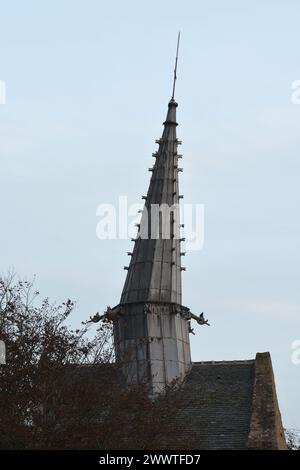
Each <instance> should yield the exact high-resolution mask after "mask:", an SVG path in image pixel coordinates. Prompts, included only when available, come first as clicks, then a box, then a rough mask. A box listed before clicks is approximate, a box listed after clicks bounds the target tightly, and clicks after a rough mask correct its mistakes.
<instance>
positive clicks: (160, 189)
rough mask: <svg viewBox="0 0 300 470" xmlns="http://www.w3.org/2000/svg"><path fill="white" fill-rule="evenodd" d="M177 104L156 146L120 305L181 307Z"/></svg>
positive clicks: (172, 104)
mask: <svg viewBox="0 0 300 470" xmlns="http://www.w3.org/2000/svg"><path fill="white" fill-rule="evenodd" d="M177 106H178V105H177V103H176V101H175V100H174V99H171V100H170V102H169V104H168V112H167V117H166V120H165V122H164V130H163V133H162V136H161V138H160V139H159V140H157V141H156V142H157V143H158V146H159V147H158V150H157V152H155V154H154V157H155V163H154V166H153V168H151V169H150V170H151V173H152V175H151V180H150V185H149V189H148V193H147V196H146V198H145V209H144V211H143V214H142V218H141V224H140V228H139V232H138V237H137V239H136V241H135V244H134V249H133V252H132V256H131V261H130V264H129V268H128V273H127V277H126V281H125V285H124V289H123V292H122V296H121V301H120V303H121V304H122V303H130V302H140V301H144V302H148V301H154V302H170V303H177V304H181V300H182V299H181V255H180V245H181V241H182V239H181V238H180V213H179V201H180V197H181V195H180V194H179V183H178V173H179V172H180V171H182V169H181V168H180V167H179V159H180V155H178V146H179V144H180V143H181V142H179V141H178V139H177V136H176V127H177V122H176V108H177Z"/></svg>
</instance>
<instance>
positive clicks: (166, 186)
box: [112, 35, 202, 393]
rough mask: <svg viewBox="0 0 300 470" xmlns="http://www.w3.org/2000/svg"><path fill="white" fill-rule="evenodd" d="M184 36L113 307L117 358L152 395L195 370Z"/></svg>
mask: <svg viewBox="0 0 300 470" xmlns="http://www.w3.org/2000/svg"><path fill="white" fill-rule="evenodd" d="M179 38H180V35H178V41H177V51H176V60H175V69H174V81H173V89H172V96H171V100H170V101H169V103H168V111H167V116H166V119H165V121H164V123H163V126H164V127H163V132H162V135H161V137H160V138H159V139H158V140H156V143H157V144H158V149H157V151H156V152H154V153H153V157H154V159H155V160H154V165H153V167H151V168H149V170H150V172H151V179H150V184H149V188H148V192H147V195H145V196H143V199H144V200H145V205H144V209H143V211H142V216H141V221H140V224H139V226H138V233H137V237H136V238H135V239H134V240H132V241H133V242H134V247H133V250H132V251H131V252H129V253H128V254H129V255H130V263H129V265H128V266H126V267H125V269H126V270H127V276H126V280H125V284H124V288H123V291H122V295H121V299H120V303H119V304H118V305H117V306H116V307H115V308H114V309H112V312H113V314H114V315H113V317H114V319H115V321H114V337H115V350H116V357H117V360H118V361H119V362H120V363H121V365H122V370H123V373H124V376H125V378H126V381H127V383H143V384H146V385H148V386H149V391H150V392H151V393H156V392H157V391H159V390H162V389H163V388H164V387H165V386H166V385H167V384H169V383H171V382H172V381H173V380H174V379H180V380H182V379H184V377H185V375H186V373H187V372H188V370H189V369H190V365H191V356H190V342H189V332H190V319H191V318H192V317H193V318H196V319H197V320H198V321H199V322H202V320H201V319H199V318H198V317H195V315H193V314H192V313H191V312H190V310H189V309H188V308H187V307H184V306H183V305H182V286H181V274H182V271H183V270H184V269H185V268H184V267H182V266H181V258H182V255H184V253H183V252H182V250H181V243H182V242H183V241H184V239H183V238H182V236H181V234H180V233H181V227H182V225H181V222H180V210H179V203H180V200H181V199H182V197H183V196H182V195H181V194H180V193H179V177H178V175H179V174H180V172H181V171H182V168H181V167H180V163H179V162H180V159H181V157H182V155H181V154H180V153H179V146H180V144H181V141H179V140H178V138H177V133H176V129H177V125H178V124H177V118H176V111H177V107H178V104H177V102H176V101H175V84H176V78H177V61H178V47H179Z"/></svg>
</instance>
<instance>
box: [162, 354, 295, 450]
mask: <svg viewBox="0 0 300 470" xmlns="http://www.w3.org/2000/svg"><path fill="white" fill-rule="evenodd" d="M179 393H180V394H181V398H180V399H181V401H182V404H181V406H180V408H181V409H180V412H179V413H178V414H177V415H176V417H175V418H174V420H175V422H174V426H176V428H177V429H178V430H179V432H178V434H177V437H176V442H173V441H172V440H171V441H170V440H169V441H168V440H167V441H166V445H167V447H168V448H172V447H173V448H174V447H175V448H176V446H178V440H177V439H179V438H180V436H184V438H185V439H186V438H187V439H188V441H189V442H190V445H191V448H193V449H200V450H202V449H203V450H210V449H234V450H237V449H286V443H285V438H284V432H283V428H282V423H281V417H280V411H279V407H278V402H277V397H276V390H275V382H274V376H273V370H272V362H271V358H270V354H269V353H258V354H257V355H256V359H255V360H246V361H222V362H196V363H193V365H192V368H191V371H190V373H189V375H188V376H187V379H186V382H185V384H184V386H183V387H182V388H180V391H179ZM173 437H174V436H173ZM173 437H172V438H171V439H173Z"/></svg>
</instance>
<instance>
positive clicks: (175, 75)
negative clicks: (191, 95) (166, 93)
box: [171, 31, 180, 100]
mask: <svg viewBox="0 0 300 470" xmlns="http://www.w3.org/2000/svg"><path fill="white" fill-rule="evenodd" d="M179 42H180V31H178V37H177V48H176V59H175V67H174V79H173V91H172V98H171V100H174V95H175V85H176V80H177V63H178V51H179Z"/></svg>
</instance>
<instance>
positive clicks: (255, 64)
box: [0, 0, 300, 427]
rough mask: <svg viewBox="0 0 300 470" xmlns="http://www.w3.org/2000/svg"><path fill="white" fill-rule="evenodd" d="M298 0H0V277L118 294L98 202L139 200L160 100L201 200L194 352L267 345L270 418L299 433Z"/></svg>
mask: <svg viewBox="0 0 300 470" xmlns="http://www.w3.org/2000/svg"><path fill="white" fill-rule="evenodd" d="M299 18H300V3H299V1H297V0H295V1H291V0H288V1H282V0H281V1H275V0H272V1H267V0H265V1H264V2H261V1H257V0H256V1H255V0H253V1H252V2H241V1H230V0H228V1H227V2H224V1H222V0H218V1H211V0H210V1H186V2H179V1H174V0H173V1H170V0H167V1H158V0H152V1H151V2H150V1H148V2H141V1H130V0H129V1H126V2H125V1H112V2H101V1H93V0H86V1H84V2H83V1H81V2H80V1H74V0H72V1H67V0H65V1H57V0H52V1H51V2H50V1H47V2H45V1H44V2H39V1H31V0H28V1H26V2H22V1H14V0H12V1H10V2H1V8H0V20H1V23H0V24H1V27H0V79H2V80H5V81H6V88H7V104H6V105H3V106H2V105H1V106H0V158H1V172H0V210H1V222H2V224H1V230H0V246H1V252H0V254H1V258H0V259H1V271H2V272H6V271H7V269H9V268H11V267H14V269H15V270H16V271H17V273H19V275H20V276H27V277H29V278H30V277H32V276H33V275H34V274H36V275H37V287H38V288H39V290H40V291H41V293H42V294H43V295H49V296H50V297H51V298H52V299H56V300H57V301H61V300H63V299H64V297H71V298H73V299H75V300H77V309H76V313H75V318H74V321H75V322H79V321H81V320H82V319H85V318H86V317H87V316H89V315H90V314H91V313H93V312H95V311H97V310H99V311H102V310H104V309H105V307H106V305H114V304H117V303H118V301H119V297H120V293H121V289H122V284H123V282H124V278H125V272H124V271H123V266H124V265H125V264H126V263H127V256H126V251H127V250H128V249H129V248H130V247H131V243H130V242H129V241H124V240H121V241H118V240H117V241H99V240H97V238H96V235H95V229H96V223H97V218H96V216H95V214H96V208H97V206H98V204H100V203H103V202H106V203H110V202H112V203H114V202H116V201H117V199H118V196H119V195H120V194H123V195H124V194H127V195H128V197H129V200H130V201H131V202H136V201H140V196H141V194H144V193H145V191H146V189H147V185H148V182H149V173H148V171H147V168H148V167H149V166H150V165H151V163H152V158H151V153H152V152H153V151H155V150H156V145H155V144H154V140H155V139H156V138H158V137H159V136H160V133H161V130H162V122H163V120H164V118H165V113H166V108H167V102H168V100H169V98H170V92H171V80H172V68H173V61H174V49H175V43H176V35H177V31H178V30H179V29H180V30H181V32H182V42H181V50H180V60H179V70H178V86H177V99H178V102H179V108H178V121H179V124H180V126H179V127H178V134H179V137H180V138H182V140H183V146H182V151H183V154H184V160H183V162H182V163H183V166H184V173H183V174H182V176H181V192H182V193H183V194H184V196H185V202H192V203H204V204H205V245H204V249H203V250H202V251H200V252H194V253H191V254H189V255H188V256H186V258H185V265H186V266H187V272H186V273H183V274H184V280H183V290H184V303H185V304H186V305H188V306H189V307H190V308H191V309H192V310H193V311H195V312H199V313H200V312H201V311H202V310H204V311H205V312H206V315H207V317H208V318H209V320H210V322H211V327H210V328H204V327H202V328H200V327H199V328H198V327H195V329H196V331H197V335H196V336H195V337H192V338H191V340H192V353H193V358H194V360H211V359H216V360H220V359H246V358H253V357H254V356H255V353H256V352H257V351H270V352H271V354H272V358H273V364H274V369H275V373H276V379H277V388H278V395H279V400H280V405H281V410H282V415H283V421H284V424H285V425H286V426H298V427H300V402H299V395H300V365H298V366H295V365H293V364H292V363H291V352H292V351H291V343H292V342H293V341H294V340H296V339H300V294H299V264H300V263H299V262H300V242H299V239H300V236H299V235H300V233H299V232H300V222H299V199H300V198H299V195H300V190H299V170H300V160H299V147H300V106H295V105H292V104H291V84H292V82H293V80H296V79H300V52H299V41H300V32H299Z"/></svg>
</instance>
